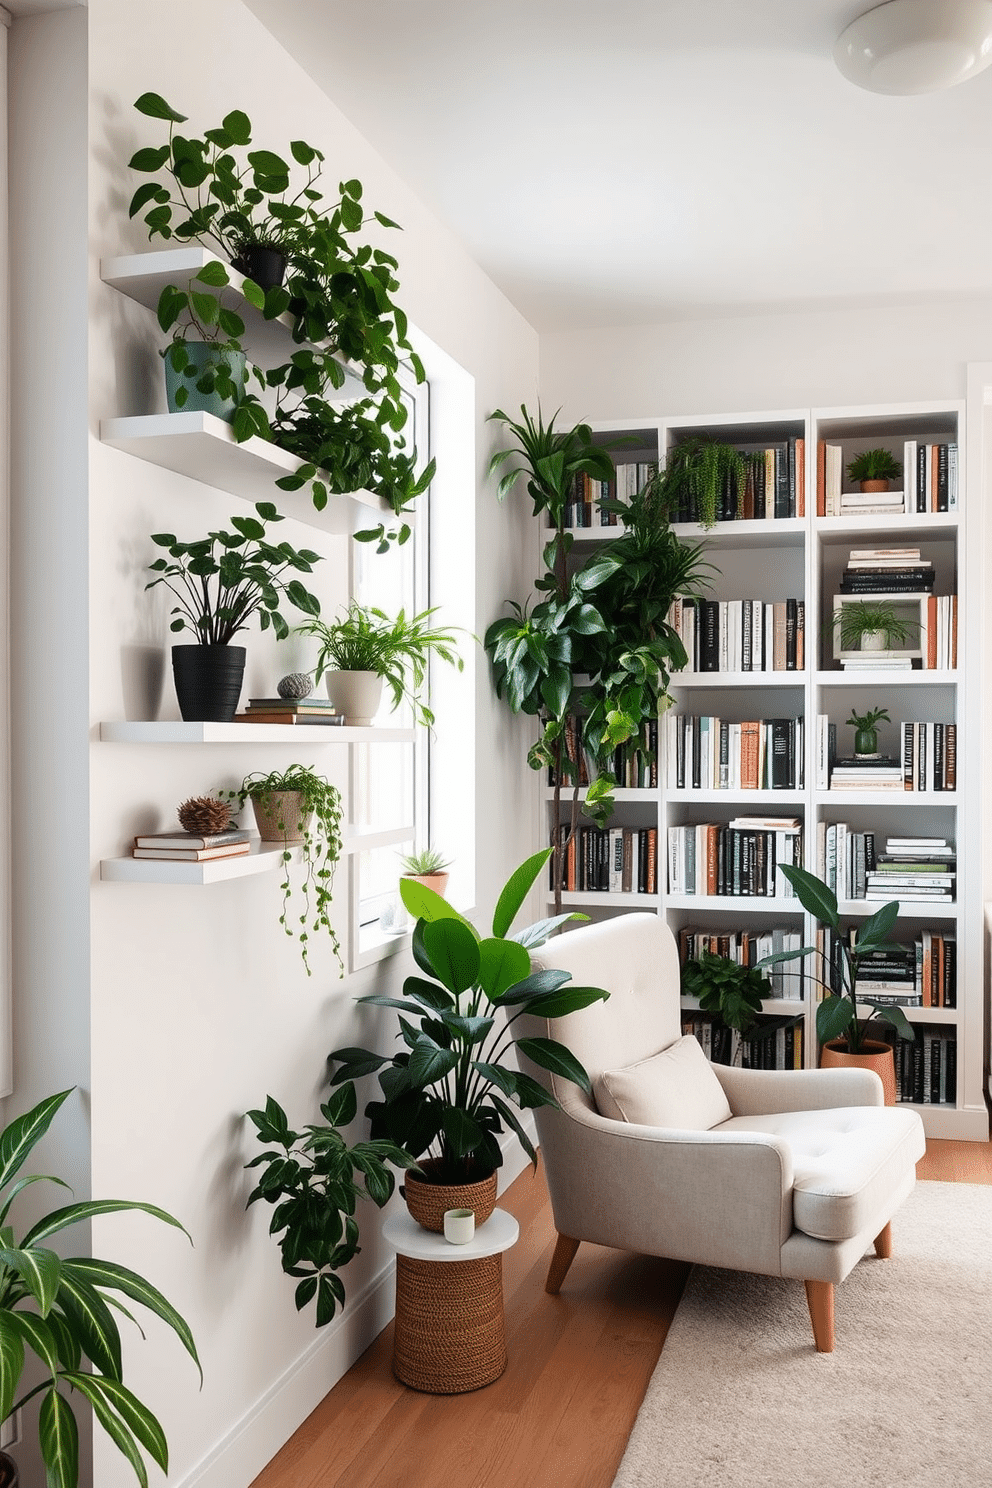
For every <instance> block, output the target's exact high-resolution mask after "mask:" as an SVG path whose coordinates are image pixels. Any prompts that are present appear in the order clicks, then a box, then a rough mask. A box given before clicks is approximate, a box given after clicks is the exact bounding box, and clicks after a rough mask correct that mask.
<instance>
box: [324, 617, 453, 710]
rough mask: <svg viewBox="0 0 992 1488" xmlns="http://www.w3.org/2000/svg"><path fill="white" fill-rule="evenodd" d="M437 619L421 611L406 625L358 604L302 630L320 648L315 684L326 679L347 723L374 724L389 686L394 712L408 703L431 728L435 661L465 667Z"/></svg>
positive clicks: (447, 631) (404, 619)
mask: <svg viewBox="0 0 992 1488" xmlns="http://www.w3.org/2000/svg"><path fill="white" fill-rule="evenodd" d="M436 613H437V611H436V609H429V610H421V612H420V613H419V614H417V615H411V616H410V618H409V619H407V616H406V612H405V611H404V610H400V611H399V613H398V614H397V615H396V616H395V617H394V618H392V619H391V618H390V617H389V616H388V615H387V614H386V613H385V611H384V610H379V609H376V608H375V607H374V606H371V607H366V606H363V605H360V604H358V603H357V602H355V601H353V602H352V603H351V604H350V605H349V606H348V608H347V610H346V611H345V612H344V614H343V615H341V616H340V617H339V618H338V619H337V620H333V621H330V622H328V621H325V620H321V619H319V618H317V617H314V618H312V619H310V620H306V621H304V623H303V624H302V625H300V626H298V627H297V630H298V632H299V633H300V634H301V635H308V636H312V637H313V638H314V639H315V640H316V641H317V642H318V643H319V651H318V653H317V664H316V667H315V676H316V679H317V681H318V682H319V681H320V679H321V678H322V677H323V678H324V679H325V685H326V687H327V695H328V697H329V698H330V699H331V700H332V702H333V703H334V706H335V708H336V709H337V711H338V712H339V713H342V714H343V715H344V718H345V720H346V722H347V723H349V724H358V725H366V724H370V723H371V722H372V719H373V718H374V717H375V715H376V713H377V711H378V708H379V702H380V699H381V696H382V691H383V687H384V686H385V687H388V689H389V692H390V694H391V695H392V706H393V708H398V707H399V706H400V704H401V703H402V702H404V700H405V701H406V702H408V703H409V704H410V706H411V708H412V709H413V714H414V718H415V719H416V721H417V722H418V723H420V724H423V725H424V727H426V728H430V726H431V725H432V724H433V722H434V714H433V713H432V712H431V710H430V708H429V707H428V705H427V703H426V701H425V700H424V692H425V690H426V687H427V681H428V668H429V666H430V662H431V659H432V658H433V657H437V658H438V660H440V661H444V662H447V663H448V664H449V665H451V666H455V667H457V668H458V670H459V671H461V670H462V668H463V666H464V662H463V661H462V659H461V657H460V656H459V655H458V652H457V651H456V650H455V633H454V630H453V629H452V628H451V627H444V626H434V625H432V624H431V619H432V616H434V615H435V614H436Z"/></svg>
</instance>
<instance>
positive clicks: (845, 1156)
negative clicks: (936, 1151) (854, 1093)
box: [714, 1106, 926, 1241]
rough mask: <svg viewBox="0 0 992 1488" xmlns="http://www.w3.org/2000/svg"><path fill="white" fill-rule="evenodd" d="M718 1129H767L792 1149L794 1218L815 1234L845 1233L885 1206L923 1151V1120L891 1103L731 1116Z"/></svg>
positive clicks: (837, 1236) (833, 1236)
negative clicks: (888, 1104) (824, 1109)
mask: <svg viewBox="0 0 992 1488" xmlns="http://www.w3.org/2000/svg"><path fill="white" fill-rule="evenodd" d="M714 1130H715V1131H718V1132H731V1131H753V1132H766V1133H768V1134H770V1135H771V1136H775V1137H778V1138H780V1139H781V1140H782V1141H784V1142H786V1143H787V1144H788V1146H789V1149H790V1151H791V1153H792V1163H793V1171H794V1175H795V1176H794V1182H793V1192H792V1220H793V1224H794V1225H795V1227H796V1229H797V1230H802V1231H803V1233H804V1234H806V1235H811V1236H812V1237H813V1238H814V1239H815V1240H833V1241H840V1240H850V1239H853V1237H854V1236H855V1235H857V1234H858V1233H859V1232H860V1231H861V1230H863V1229H864V1227H865V1226H866V1225H868V1224H869V1223H870V1222H871V1221H872V1220H873V1217H874V1216H875V1215H876V1214H878V1213H879V1212H881V1211H882V1210H883V1209H884V1208H885V1204H886V1202H887V1200H888V1199H889V1197H890V1195H892V1194H894V1193H895V1192H896V1190H897V1189H898V1188H899V1186H900V1185H901V1184H902V1183H903V1182H904V1181H905V1175H906V1169H907V1166H908V1165H912V1164H915V1163H916V1162H918V1160H919V1159H920V1158H921V1157H922V1156H923V1153H924V1151H925V1147H926V1142H925V1139H924V1135H923V1123H922V1122H921V1121H920V1118H919V1116H918V1114H917V1113H916V1112H915V1111H909V1110H900V1109H899V1108H898V1107H892V1106H840V1107H837V1108H836V1109H834V1110H827V1111H782V1112H779V1113H778V1114H776V1115H772V1116H732V1117H731V1118H730V1120H729V1121H724V1122H722V1123H721V1124H720V1125H719V1126H717V1127H715V1128H714Z"/></svg>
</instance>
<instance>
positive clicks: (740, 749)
mask: <svg viewBox="0 0 992 1488" xmlns="http://www.w3.org/2000/svg"><path fill="white" fill-rule="evenodd" d="M662 728H663V732H664V741H665V756H664V758H665V764H664V770H665V787H666V789H668V790H801V789H802V788H803V784H804V760H805V725H804V721H803V719H802V718H762V719H747V720H744V721H742V722H740V723H737V722H731V721H730V720H729V719H726V718H715V717H712V716H710V715H702V716H697V715H695V714H689V713H673V712H669V713H667V714H666V715H665V718H664V722H663V724H662Z"/></svg>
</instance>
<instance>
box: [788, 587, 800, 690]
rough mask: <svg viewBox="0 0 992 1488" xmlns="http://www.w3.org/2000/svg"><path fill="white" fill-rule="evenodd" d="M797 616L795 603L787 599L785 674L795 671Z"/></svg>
mask: <svg viewBox="0 0 992 1488" xmlns="http://www.w3.org/2000/svg"><path fill="white" fill-rule="evenodd" d="M797 614H798V608H797V601H796V600H794V599H787V600H786V601H785V670H786V671H787V672H794V671H795V670H796V620H797Z"/></svg>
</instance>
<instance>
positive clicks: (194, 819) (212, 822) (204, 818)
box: [176, 796, 231, 834]
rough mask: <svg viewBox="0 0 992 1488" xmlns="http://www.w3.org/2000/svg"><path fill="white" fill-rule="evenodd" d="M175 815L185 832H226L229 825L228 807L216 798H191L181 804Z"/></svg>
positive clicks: (229, 813) (229, 812)
mask: <svg viewBox="0 0 992 1488" xmlns="http://www.w3.org/2000/svg"><path fill="white" fill-rule="evenodd" d="M176 814H177V815H178V817H179V822H180V825H181V826H182V827H183V829H184V831H187V832H199V833H201V834H205V833H209V832H226V831H227V829H228V827H229V826H230V825H231V808H230V806H229V805H228V803H227V802H226V801H221V800H219V799H218V798H217V797H216V796H193V797H191V799H190V800H188V801H183V802H182V804H181V805H180V807H179V808H178V811H177V813H176Z"/></svg>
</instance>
